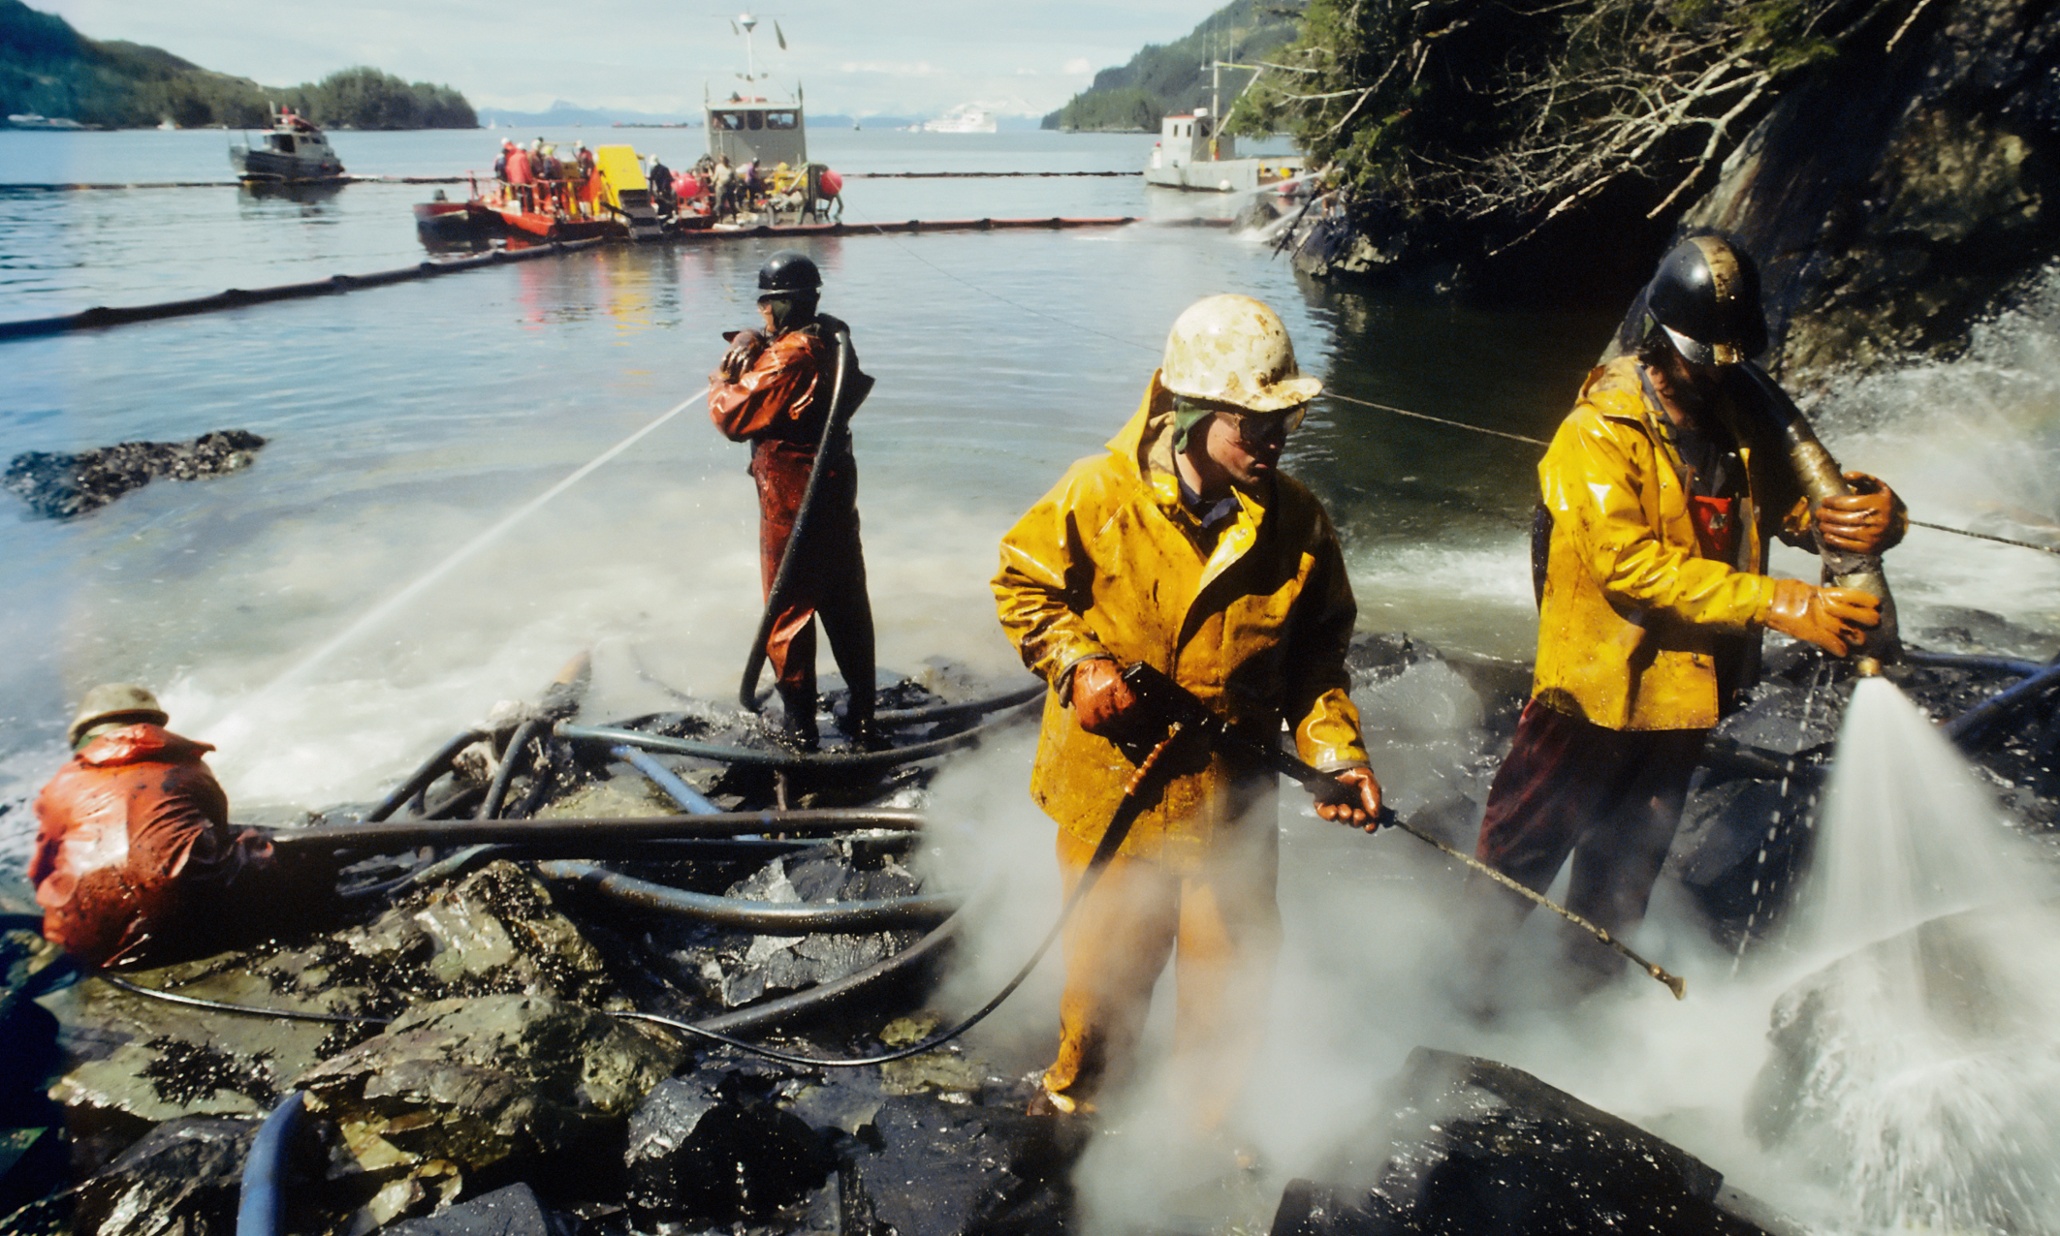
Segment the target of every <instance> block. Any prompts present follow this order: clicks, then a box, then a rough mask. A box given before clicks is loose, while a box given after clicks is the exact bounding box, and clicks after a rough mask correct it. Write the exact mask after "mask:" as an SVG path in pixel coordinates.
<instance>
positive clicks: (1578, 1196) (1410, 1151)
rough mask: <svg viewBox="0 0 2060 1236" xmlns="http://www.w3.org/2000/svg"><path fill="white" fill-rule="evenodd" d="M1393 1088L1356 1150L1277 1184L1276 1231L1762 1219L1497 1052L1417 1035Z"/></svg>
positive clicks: (1728, 1229)
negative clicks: (1361, 1152)
mask: <svg viewBox="0 0 2060 1236" xmlns="http://www.w3.org/2000/svg"><path fill="white" fill-rule="evenodd" d="M1393 1099H1394V1101H1393V1106H1392V1109H1391V1110H1392V1113H1393V1114H1392V1116H1390V1117H1389V1119H1388V1120H1387V1121H1386V1122H1385V1125H1384V1126H1376V1127H1375V1128H1373V1129H1370V1130H1369V1131H1368V1133H1367V1134H1366V1135H1364V1136H1363V1137H1361V1138H1360V1139H1358V1144H1359V1145H1361V1146H1364V1147H1366V1154H1365V1157H1363V1158H1358V1159H1351V1158H1348V1159H1346V1160H1344V1161H1341V1162H1339V1163H1337V1164H1335V1165H1333V1167H1332V1168H1331V1169H1330V1170H1328V1171H1327V1172H1326V1173H1325V1177H1326V1181H1325V1182H1319V1181H1316V1180H1307V1179H1304V1180H1296V1181H1294V1182H1292V1183H1290V1184H1289V1185H1288V1187H1287V1190H1286V1191H1285V1193H1284V1194H1283V1195H1282V1197H1281V1202H1280V1209H1279V1211H1278V1212H1277V1214H1276V1215H1275V1218H1274V1224H1273V1232H1274V1236H1388V1234H1391V1233H1392V1234H1394V1236H1402V1234H1404V1233H1451V1234H1453V1236H1458V1234H1459V1233H1470V1232H1496V1233H1499V1234H1502V1236H1528V1234H1530V1233H1538V1234H1540V1236H1543V1234H1544V1233H1564V1232H1592V1231H1618V1232H1647V1233H1682V1234H1683V1236H1686V1234H1687V1233H1698V1234H1702V1236H1720V1234H1730V1233H1737V1234H1739V1236H1746V1234H1748V1233H1754V1232H1760V1231H1762V1230H1765V1229H1763V1228H1762V1227H1761V1226H1759V1225H1758V1224H1756V1223H1754V1222H1752V1221H1750V1220H1749V1219H1748V1218H1746V1217H1744V1212H1745V1211H1746V1209H1747V1207H1746V1205H1745V1204H1744V1203H1742V1202H1740V1201H1738V1200H1736V1199H1735V1198H1734V1197H1733V1196H1732V1195H1729V1194H1724V1193H1723V1177H1722V1176H1721V1175H1720V1174H1719V1173H1718V1172H1717V1171H1716V1170H1715V1169H1713V1168H1711V1167H1709V1166H1708V1165H1707V1164H1705V1163H1703V1162H1702V1161H1701V1160H1699V1159H1696V1158H1695V1157H1694V1156H1692V1155H1690V1154H1688V1153H1687V1152H1686V1151H1683V1150H1681V1149H1679V1148H1678V1147H1676V1146H1673V1145H1671V1144H1669V1143H1667V1142H1665V1141H1662V1140H1661V1139H1659V1138H1657V1137H1654V1136H1653V1135H1652V1134H1650V1133H1647V1132H1645V1131H1644V1130H1643V1129H1640V1128H1638V1127H1637V1126H1635V1125H1632V1124H1629V1123H1628V1122H1626V1121H1623V1120H1620V1119H1618V1118H1617V1117H1615V1116H1612V1115H1610V1114H1609V1113H1607V1112H1604V1111H1600V1110H1598V1109H1596V1108H1593V1107H1590V1106H1588V1105H1587V1104H1586V1103H1583V1102H1581V1101H1580V1100H1579V1099H1576V1098H1574V1097H1573V1096H1572V1095H1570V1094H1567V1093H1565V1092H1564V1091H1561V1090H1557V1089H1554V1088H1553V1087H1551V1086H1548V1085H1546V1084H1545V1083H1544V1082H1542V1081H1540V1080H1538V1079H1537V1078H1536V1077H1533V1076H1531V1075H1530V1074H1529V1073H1525V1072H1523V1071H1521V1070H1519V1069H1514V1068H1511V1067H1510V1066H1508V1065H1505V1064H1498V1063H1496V1062H1494V1061H1490V1060H1481V1059H1477V1058H1474V1057H1469V1056H1456V1055H1452V1054H1450V1053H1447V1052H1440V1051H1433V1050H1431V1049H1429V1048H1422V1047H1419V1048H1417V1049H1416V1051H1415V1052H1414V1053H1412V1054H1411V1055H1410V1058H1409V1063H1408V1065H1407V1066H1405V1069H1404V1073H1403V1077H1402V1080H1401V1082H1400V1083H1399V1086H1398V1088H1397V1091H1396V1093H1395V1095H1394V1096H1393Z"/></svg>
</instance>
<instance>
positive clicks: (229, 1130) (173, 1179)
mask: <svg viewBox="0 0 2060 1236" xmlns="http://www.w3.org/2000/svg"><path fill="white" fill-rule="evenodd" d="M256 1136H257V1124H256V1122H254V1121H248V1120H215V1119H210V1118H207V1117H202V1116H188V1117H185V1118H182V1119H179V1120H173V1121H168V1122H167V1123H165V1124H161V1125H159V1126H158V1127H157V1128H155V1129H152V1130H151V1131H150V1133H149V1134H148V1135H147V1136H145V1137H144V1138H143V1140H141V1141H139V1142H137V1143H136V1144H135V1145H133V1146H131V1147H129V1149H128V1150H127V1151H125V1152H123V1154H122V1156H121V1157H120V1158H118V1159H116V1160H115V1161H114V1162H113V1163H112V1164H110V1165H108V1167H107V1169H106V1170H104V1171H102V1172H101V1173H100V1174H99V1175H97V1176H94V1177H93V1178H92V1179H91V1180H88V1181H87V1182H86V1183H85V1185H84V1186H82V1187H81V1188H80V1190H79V1197H78V1209H77V1211H76V1214H75V1216H74V1219H73V1229H72V1230H74V1231H77V1232H91V1233H94V1236H233V1233H234V1232H235V1230H236V1203H237V1195H238V1191H239V1189H240V1188H241V1185H242V1178H243V1161H244V1160H245V1159H246V1158H248V1157H249V1155H250V1144H251V1141H252V1139H253V1138H255V1137H256Z"/></svg>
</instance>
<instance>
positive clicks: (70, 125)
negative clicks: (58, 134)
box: [7, 112, 86, 130]
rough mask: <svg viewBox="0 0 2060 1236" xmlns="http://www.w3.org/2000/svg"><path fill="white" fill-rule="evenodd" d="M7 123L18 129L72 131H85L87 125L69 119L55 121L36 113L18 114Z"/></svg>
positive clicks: (61, 117) (61, 118)
mask: <svg viewBox="0 0 2060 1236" xmlns="http://www.w3.org/2000/svg"><path fill="white" fill-rule="evenodd" d="M7 123H8V124H9V125H10V126H12V127H14V128H17V129H66V130H70V129H83V128H85V127H86V126H85V125H82V124H80V123H79V122H78V121H76V120H72V119H69V118H67V117H63V116H59V117H57V118H56V119H54V120H53V119H51V118H50V117H48V116H38V115H37V114H36V113H34V112H18V113H16V114H15V115H12V116H9V117H8V118H7Z"/></svg>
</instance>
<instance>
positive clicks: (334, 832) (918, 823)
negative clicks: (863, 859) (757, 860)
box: [270, 808, 923, 857]
mask: <svg viewBox="0 0 2060 1236" xmlns="http://www.w3.org/2000/svg"><path fill="white" fill-rule="evenodd" d="M922 827H923V817H922V816H921V815H919V814H918V813H916V812H913V811H899V810H892V809H886V808H869V809H862V810H861V809H850V808H814V809H811V810H805V811H725V812H723V813H722V814H720V815H658V816H643V817H629V818H614V817H599V818H594V817H589V818H580V819H541V820H472V821H467V822H463V823H444V822H441V821H437V820H386V821H380V822H373V823H363V824H328V825H322V826H318V827H314V828H294V829H280V830H278V831H276V832H273V833H272V834H270V837H271V841H272V845H273V848H274V849H275V850H278V851H280V852H282V853H285V852H291V851H302V852H304V853H307V852H316V853H320V852H330V851H336V852H352V853H386V854H392V853H397V852H399V851H401V850H412V849H415V848H417V847H419V846H425V845H437V846H443V845H452V844H454V843H472V844H477V843H481V842H490V843H494V844H517V845H524V846H535V847H546V846H553V847H564V848H565V854H564V856H565V857H591V855H586V854H582V853H580V852H579V847H581V846H593V845H595V844H600V843H607V844H611V845H612V844H618V843H638V842H642V843H648V842H651V841H675V840H685V839H688V838H695V837H735V836H738V835H740V834H746V833H785V834H789V835H794V836H814V837H821V836H826V835H830V834H834V833H841V832H847V831H850V830H852V829H860V828H885V829H896V830H914V829H920V828H922Z"/></svg>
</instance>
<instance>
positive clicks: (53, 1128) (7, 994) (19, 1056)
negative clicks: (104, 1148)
mask: <svg viewBox="0 0 2060 1236" xmlns="http://www.w3.org/2000/svg"><path fill="white" fill-rule="evenodd" d="M58 964H59V963H58V962H57V959H56V956H55V950H54V948H53V947H52V946H51V945H50V944H49V943H48V942H46V941H45V940H44V939H43V937H42V936H41V935H39V934H38V933H36V932H34V931H29V930H26V929H21V930H10V931H5V932H0V1061H5V1062H6V1063H5V1064H4V1066H0V1215H5V1214H8V1213H11V1212H12V1211H14V1210H16V1209H19V1208H20V1207H22V1206H26V1205H28V1204H29V1203H30V1202H32V1201H34V1200H35V1199H37V1198H39V1197H41V1196H43V1195H44V1194H46V1193H49V1192H51V1191H52V1190H54V1189H56V1188H58V1187H60V1186H61V1185H62V1184H63V1183H64V1176H65V1167H66V1158H67V1155H66V1151H65V1147H64V1144H63V1137H62V1133H61V1130H62V1127H63V1124H64V1112H63V1109H62V1108H60V1107H58V1106H57V1104H55V1103H53V1102H51V1100H50V1096H49V1095H48V1094H47V1093H45V1092H46V1091H47V1090H48V1088H49V1086H50V1083H51V1082H52V1081H54V1080H55V1079H56V1076H57V1074H58V1073H60V1072H62V1071H63V1068H64V1055H63V1052H62V1051H61V1050H60V1049H59V1047H58V1025H57V1019H56V1018H55V1017H53V1016H52V1015H51V1014H50V1012H49V1010H47V1009H45V1008H44V1007H43V1006H42V1005H40V1004H37V1003H36V1002H35V998H36V996H37V995H39V994H41V992H42V991H43V989H44V988H45V987H47V986H48V985H49V982H50V979H51V977H52V975H53V974H54V973H55V971H53V970H52V969H51V967H52V966H54V965H58Z"/></svg>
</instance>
